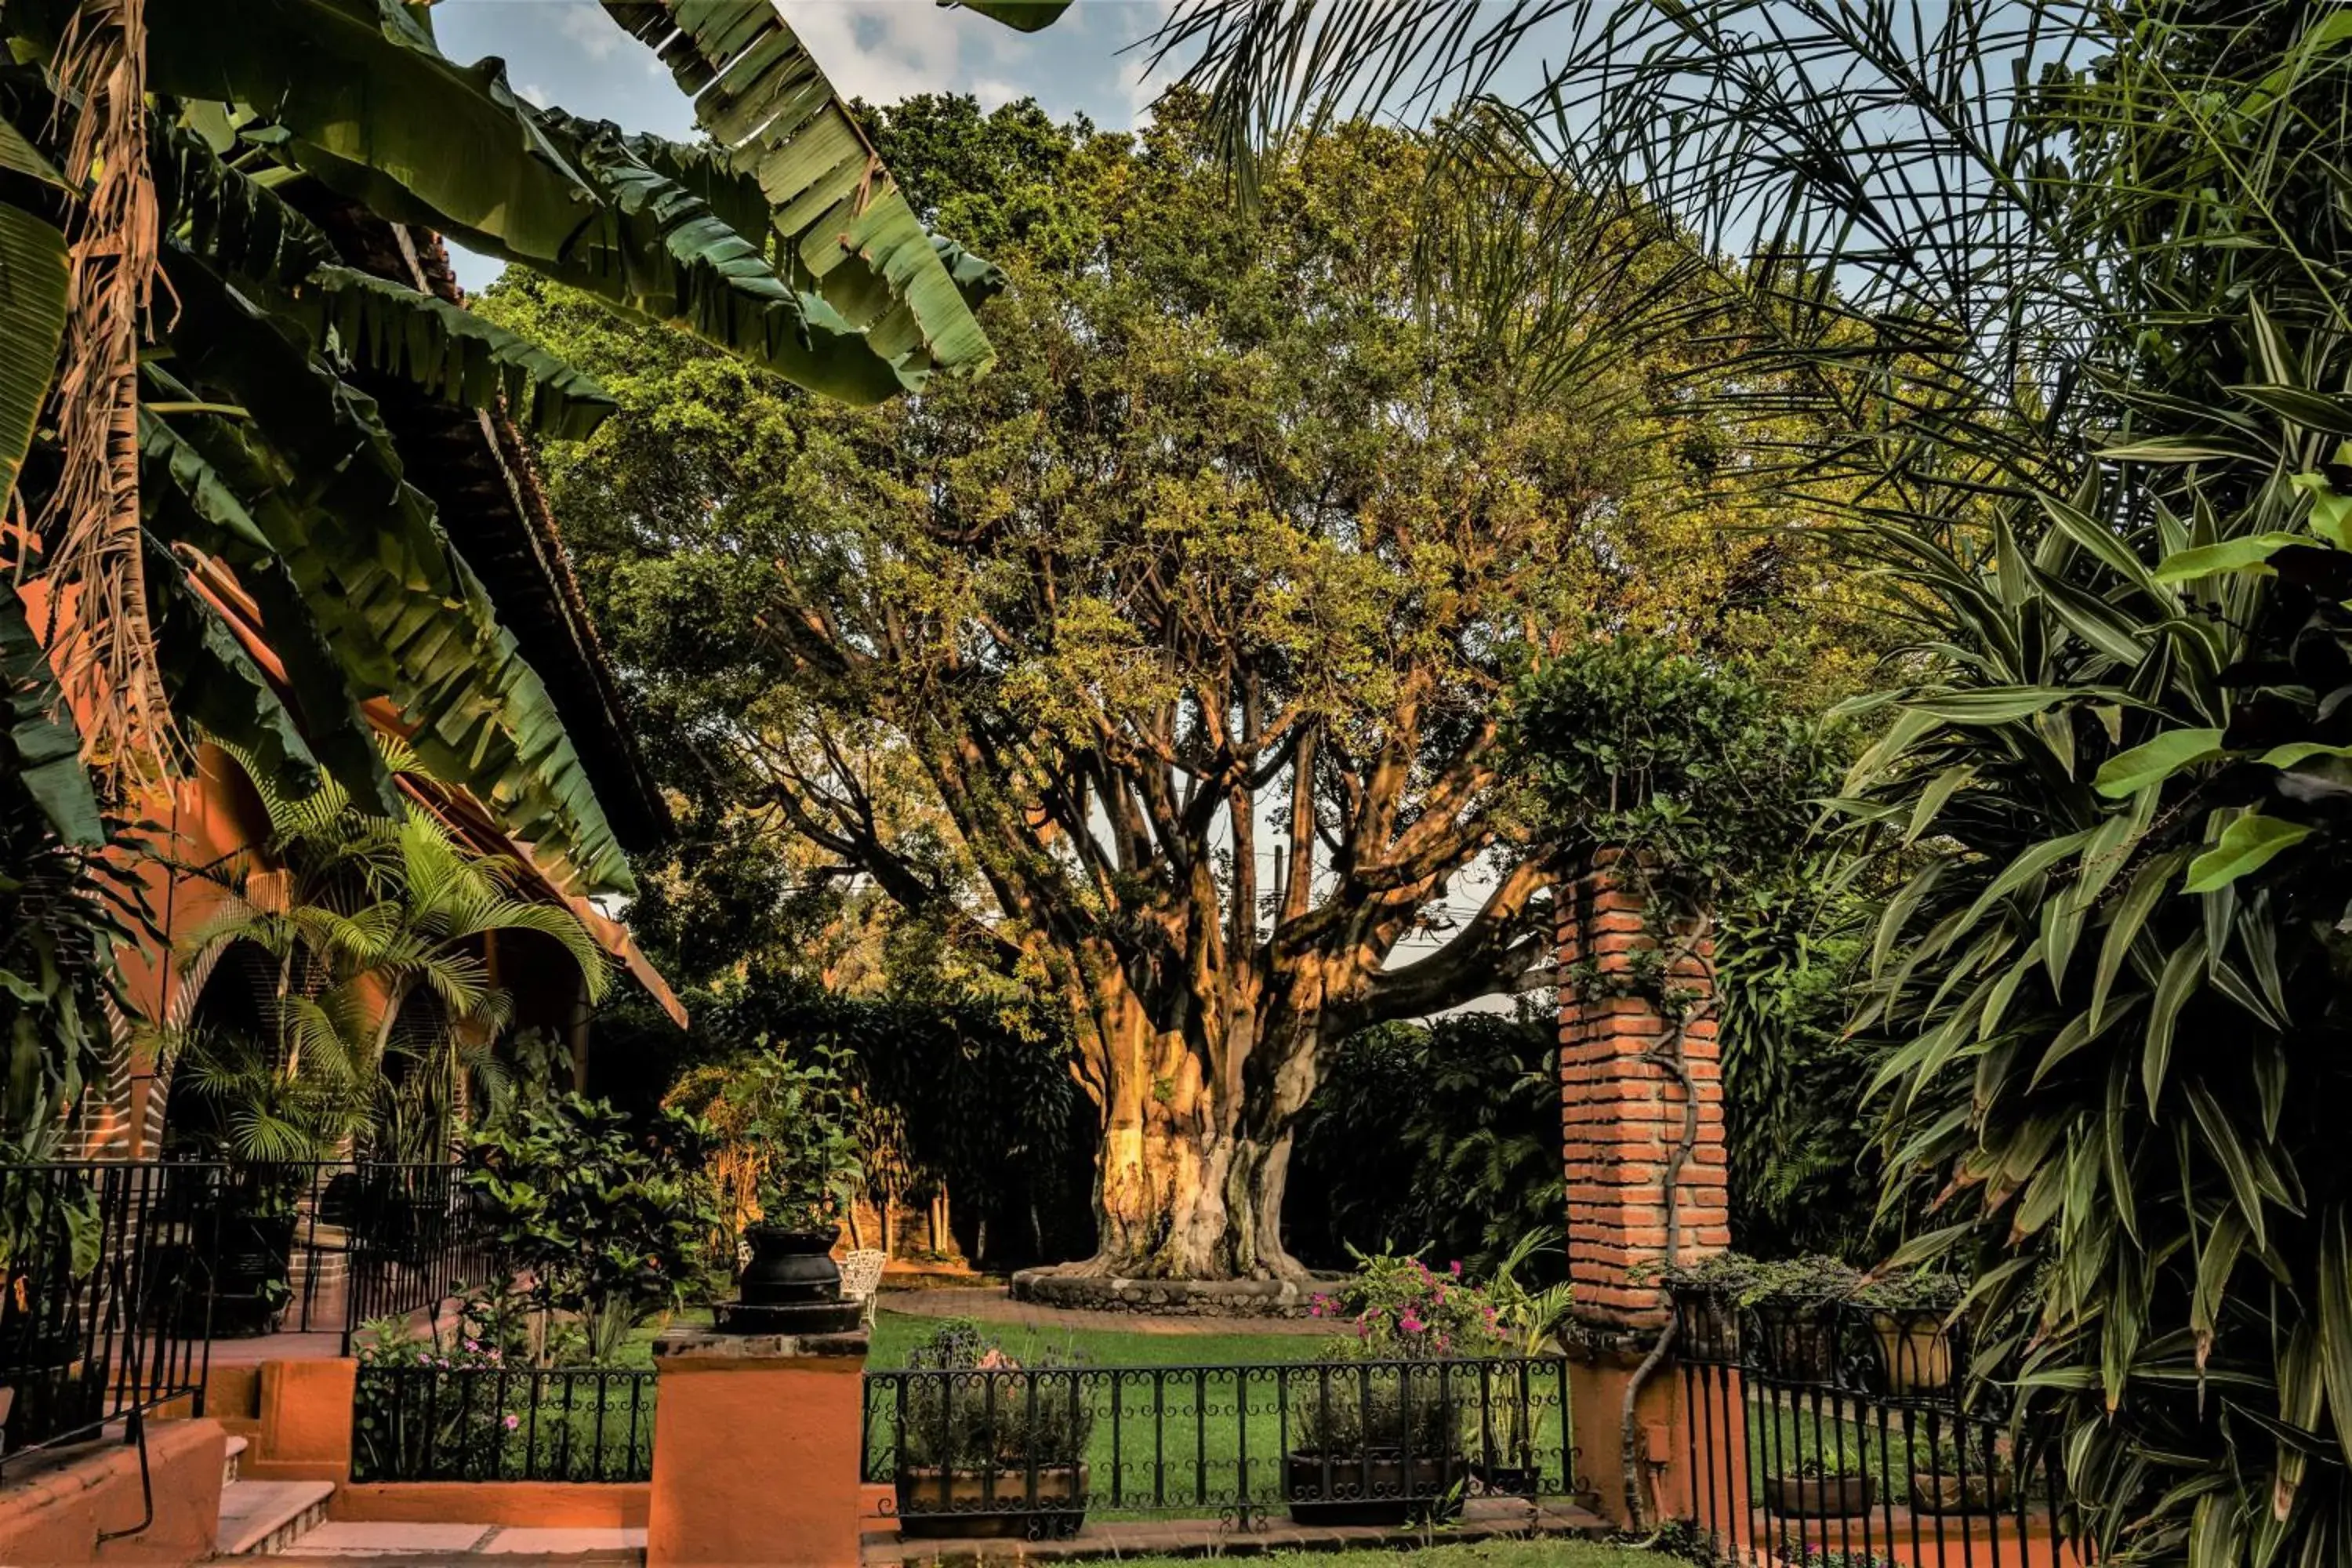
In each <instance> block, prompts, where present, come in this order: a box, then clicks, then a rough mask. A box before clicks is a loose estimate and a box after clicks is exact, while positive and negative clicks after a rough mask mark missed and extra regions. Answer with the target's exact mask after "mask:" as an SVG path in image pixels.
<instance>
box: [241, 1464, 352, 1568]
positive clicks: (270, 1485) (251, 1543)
mask: <svg viewBox="0 0 2352 1568" xmlns="http://www.w3.org/2000/svg"><path fill="white" fill-rule="evenodd" d="M334 1490H335V1483H334V1482H332V1481H239V1482H237V1483H236V1485H235V1486H233V1487H230V1488H227V1489H226V1490H224V1491H223V1492H222V1493H221V1510H220V1529H219V1531H217V1532H216V1533H215V1535H214V1537H213V1540H214V1542H215V1550H216V1551H218V1552H219V1553H220V1555H222V1556H223V1557H268V1556H275V1555H276V1554H278V1553H279V1552H284V1551H285V1550H287V1549H288V1548H289V1547H290V1546H292V1545H293V1544H294V1543H295V1542H297V1541H299V1540H300V1539H301V1538H302V1537H303V1536H304V1535H305V1534H307V1533H308V1532H310V1531H312V1530H315V1529H317V1528H318V1527H319V1526H320V1525H321V1524H324V1523H325V1522H326V1521H327V1500H328V1499H329V1498H330V1497H331V1496H333V1495H334Z"/></svg>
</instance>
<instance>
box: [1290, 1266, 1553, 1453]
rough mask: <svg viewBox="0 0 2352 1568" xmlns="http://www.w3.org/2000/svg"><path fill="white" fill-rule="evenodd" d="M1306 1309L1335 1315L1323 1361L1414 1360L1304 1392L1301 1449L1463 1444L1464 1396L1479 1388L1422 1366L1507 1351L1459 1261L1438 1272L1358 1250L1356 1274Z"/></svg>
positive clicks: (1495, 1316)
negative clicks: (1461, 1357)
mask: <svg viewBox="0 0 2352 1568" xmlns="http://www.w3.org/2000/svg"><path fill="white" fill-rule="evenodd" d="M1307 1311H1308V1312H1309V1313H1310V1314H1311V1315H1312V1316H1315V1317H1318V1318H1325V1319H1329V1320H1331V1321H1332V1325H1333V1327H1334V1328H1335V1329H1336V1330H1337V1331H1338V1332H1337V1333H1336V1335H1335V1337H1334V1338H1332V1339H1331V1340H1330V1341H1328V1342H1327V1343H1326V1344H1325V1346H1324V1351H1323V1354H1324V1359H1326V1360H1328V1361H1392V1362H1402V1363H1408V1364H1405V1365H1402V1366H1398V1367H1394V1368H1382V1369H1379V1370H1377V1371H1375V1372H1373V1373H1370V1375H1369V1377H1363V1378H1360V1377H1356V1376H1352V1375H1347V1376H1337V1377H1327V1378H1323V1379H1319V1380H1318V1383H1317V1384H1316V1385H1315V1386H1314V1387H1313V1388H1311V1389H1306V1390H1303V1391H1302V1393H1303V1394H1304V1397H1303V1398H1302V1399H1300V1400H1299V1401H1298V1404H1297V1409H1298V1438H1297V1451H1298V1452H1300V1453H1302V1454H1326V1453H1328V1454H1354V1453H1358V1452H1360V1451H1362V1450H1364V1449H1376V1450H1385V1449H1391V1448H1393V1449H1399V1450H1410V1451H1412V1452H1413V1453H1417V1454H1423V1455H1429V1454H1435V1453H1438V1452H1440V1451H1442V1450H1443V1449H1445V1448H1448V1447H1455V1446H1457V1445H1458V1442H1459V1439H1460V1434H1461V1430H1462V1427H1463V1425H1464V1422H1465V1417H1466V1416H1467V1415H1468V1414H1469V1412H1468V1411H1467V1409H1465V1406H1464V1404H1463V1401H1464V1399H1465V1396H1466V1394H1467V1391H1468V1390H1470V1389H1471V1388H1472V1387H1474V1386H1475V1385H1474V1384H1472V1383H1470V1382H1469V1381H1466V1380H1463V1379H1454V1380H1450V1381H1449V1380H1448V1379H1446V1378H1444V1377H1442V1376H1440V1375H1439V1370H1438V1369H1437V1368H1434V1367H1421V1366H1419V1365H1418V1363H1424V1362H1433V1361H1440V1360H1444V1359H1446V1358H1448V1357H1455V1356H1489V1355H1500V1354H1502V1353H1503V1352H1505V1351H1507V1350H1508V1349H1509V1348H1510V1337H1509V1335H1508V1334H1507V1332H1506V1331H1505V1330H1504V1327H1503V1323H1502V1319H1501V1314H1500V1312H1499V1311H1498V1310H1497V1309H1496V1305H1495V1302H1494V1300H1492V1299H1491V1298H1490V1297H1489V1295H1488V1294H1487V1292H1486V1290H1484V1289H1480V1288H1479V1287H1477V1286H1475V1285H1473V1284H1471V1283H1470V1282H1469V1281H1468V1280H1467V1279H1464V1278H1463V1274H1462V1265H1461V1264H1459V1263H1454V1264H1450V1265H1448V1266H1447V1267H1446V1268H1444V1269H1435V1268H1430V1267H1429V1265H1427V1264H1425V1263H1423V1261H1422V1260H1421V1259H1420V1258H1402V1257H1399V1256H1398V1255H1397V1254H1396V1253H1395V1252H1394V1251H1392V1250H1383V1251H1381V1252H1380V1253H1377V1254H1366V1253H1358V1254H1356V1272H1355V1273H1354V1274H1352V1275H1350V1276H1349V1278H1348V1279H1347V1280H1346V1281H1345V1282H1344V1283H1343V1284H1341V1285H1340V1286H1339V1288H1337V1289H1334V1290H1332V1291H1331V1292H1330V1293H1329V1294H1328V1295H1323V1296H1318V1297H1317V1298H1316V1299H1315V1300H1314V1301H1313V1302H1311V1303H1310V1304H1309V1305H1308V1307H1307Z"/></svg>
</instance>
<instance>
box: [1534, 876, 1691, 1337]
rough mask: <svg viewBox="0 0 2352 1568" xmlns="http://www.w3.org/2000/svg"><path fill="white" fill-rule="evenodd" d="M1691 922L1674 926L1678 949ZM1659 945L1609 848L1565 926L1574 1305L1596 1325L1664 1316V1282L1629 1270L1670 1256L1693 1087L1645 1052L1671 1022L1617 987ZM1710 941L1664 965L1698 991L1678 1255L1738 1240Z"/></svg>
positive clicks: (1564, 1133) (1652, 1321) (1566, 904)
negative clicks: (1644, 1280) (1693, 1114)
mask: <svg viewBox="0 0 2352 1568" xmlns="http://www.w3.org/2000/svg"><path fill="white" fill-rule="evenodd" d="M1692 934H1693V933H1691V932H1690V931H1688V930H1687V929H1682V930H1676V931H1672V932H1670V933H1669V935H1668V938H1667V942H1666V945H1667V948H1668V950H1669V952H1670V953H1671V952H1673V951H1674V950H1675V947H1676V945H1677V944H1679V943H1681V942H1684V941H1685V940H1687V939H1688V938H1689V937H1690V936H1691V935H1692ZM1657 945H1658V942H1657V938H1656V937H1655V936H1654V935H1653V934H1652V933H1651V932H1650V931H1648V930H1646V929H1645V924H1644V920H1643V906H1642V900H1641V897H1640V895H1639V894H1638V893H1636V892H1634V891H1633V890H1631V889H1628V888H1626V887H1625V886H1623V885H1622V881H1621V880H1620V879H1619V877H1618V876H1617V875H1616V872H1615V858H1614V857H1613V856H1611V855H1607V854H1605V853H1604V855H1603V857H1601V863H1600V865H1599V868H1597V869H1595V870H1594V871H1592V872H1591V873H1590V874H1589V875H1587V876H1585V877H1583V878H1582V879H1580V880H1579V881H1578V882H1577V883H1576V885H1575V886H1574V888H1573V889H1570V895H1569V897H1568V898H1567V899H1566V900H1563V909H1562V919H1561V921H1560V930H1559V961H1560V971H1561V976H1562V978H1561V983H1560V988H1559V1078H1560V1131H1561V1142H1562V1144H1563V1150H1564V1152H1565V1155H1566V1158H1567V1162H1568V1172H1567V1174H1568V1258H1569V1277H1570V1279H1572V1280H1573V1281H1574V1282H1575V1286H1576V1311H1577V1315H1578V1316H1579V1317H1580V1318H1581V1319H1582V1320H1583V1321H1585V1322H1587V1323H1588V1324H1591V1325H1592V1326H1594V1327H1596V1328H1607V1329H1621V1330H1626V1329H1644V1328H1652V1327H1655V1326H1656V1325H1658V1324H1660V1323H1663V1322H1664V1321H1665V1312H1664V1307H1663V1305H1662V1304H1661V1303H1660V1300H1659V1296H1658V1290H1657V1288H1656V1287H1655V1286H1654V1285H1636V1284H1633V1283H1632V1282H1631V1281H1630V1280H1629V1279H1628V1278H1627V1275H1628V1271H1629V1270H1631V1269H1633V1268H1635V1267H1636V1266H1638V1265H1643V1264H1657V1263H1661V1262H1664V1260H1665V1257H1666V1247H1667V1241H1668V1234H1667V1233H1668V1230H1669V1217H1670V1216H1669V1214H1668V1205H1667V1199H1666V1185H1665V1184H1666V1175H1667V1172H1668V1170H1669V1169H1670V1168H1671V1167H1672V1164H1673V1162H1674V1156H1675V1150H1676V1149H1677V1148H1679V1147H1680V1146H1681V1143H1682V1141H1683V1137H1684V1134H1685V1130H1686V1128H1687V1126H1688V1125H1689V1124H1688V1121H1687V1116H1688V1103H1687V1102H1688V1096H1687V1095H1686V1094H1685V1091H1684V1089H1683V1087H1682V1085H1681V1084H1680V1083H1679V1082H1678V1081H1677V1080H1676V1079H1675V1074H1674V1072H1673V1071H1672V1069H1671V1068H1669V1067H1667V1066H1665V1065H1662V1064H1661V1063H1659V1062H1656V1061H1651V1060H1645V1059H1643V1058H1644V1057H1645V1056H1649V1055H1653V1054H1655V1053H1656V1052H1657V1050H1658V1047H1659V1042H1660V1041H1661V1040H1663V1039H1667V1038H1669V1037H1670V1036H1671V1033H1672V1026H1671V1025H1670V1024H1669V1023H1668V1021H1667V1019H1666V1018H1665V1017H1664V1016H1661V1014H1660V1011H1659V1008H1658V1005H1657V1003H1656V1001H1655V1000H1654V998H1653V997H1652V996H1649V995H1644V994H1630V995H1629V994H1622V986H1623V984H1625V982H1624V981H1623V980H1620V979H1618V977H1630V976H1631V975H1633V973H1636V972H1637V970H1639V969H1640V968H1641V967H1642V965H1643V956H1642V955H1643V953H1645V952H1651V951H1652V950H1654V949H1655V948H1656V946H1657ZM1710 951H1711V950H1710V948H1709V947H1708V945H1707V943H1706V938H1705V937H1704V935H1700V936H1698V938H1697V941H1696V945H1695V946H1694V948H1693V950H1692V952H1691V954H1690V955H1689V956H1686V957H1683V958H1681V959H1679V960H1678V961H1676V962H1675V963H1674V964H1673V966H1672V968H1671V969H1670V970H1669V972H1668V973H1667V976H1666V984H1667V986H1668V987H1670V988H1671V989H1673V990H1675V991H1681V992H1686V993H1690V994H1693V995H1694V996H1695V997H1696V1001H1695V1002H1694V1004H1693V1007H1694V1010H1695V1012H1696V1015H1697V1016H1694V1017H1692V1018H1691V1019H1690V1021H1689V1022H1688V1023H1687V1024H1686V1025H1685V1026H1684V1027H1683V1035H1682V1066H1683V1070H1684V1071H1685V1073H1687V1074H1688V1075H1689V1078H1690V1079H1691V1083H1692V1087H1693V1089H1696V1094H1697V1098H1698V1116H1697V1139H1696V1142H1695V1143H1694V1144H1693V1145H1692V1147H1691V1150H1690V1152H1689V1154H1688V1155H1687V1156H1686V1157H1685V1160H1684V1162H1683V1165H1682V1169H1681V1172H1680V1173H1679V1175H1678V1176H1677V1178H1676V1180H1675V1197H1674V1205H1673V1214H1672V1216H1671V1225H1672V1228H1673V1230H1674V1232H1675V1254H1676V1261H1678V1262H1683V1263H1689V1262H1692V1261H1694V1260H1695V1259H1697V1258H1704V1257H1706V1256H1707V1255H1708V1254H1710V1253H1715V1252H1720V1251H1722V1250H1724V1249H1725V1248H1726V1247H1729V1246H1730V1245H1731V1229H1730V1211H1729V1198H1728V1194H1727V1192H1726V1190H1725V1185H1724V1178H1725V1169H1726V1166H1725V1152H1724V1142H1723V1065H1722V1057H1721V1053H1720V1051H1719V1050H1718V1048H1717V1043H1716V1034H1715V1017H1714V1014H1713V1011H1712V1008H1711V1006H1710V1005H1709V1004H1710V1003H1711V1001H1712V986H1711V984H1710V982H1709V979H1708V975H1707V970H1706V963H1705V962H1704V960H1705V958H1706V955H1707V954H1708V953H1709V952H1710ZM1588 960H1589V961H1590V962H1589V970H1588V969H1587V968H1586V967H1585V966H1586V965H1587V961H1588ZM1653 962H1654V960H1653ZM1587 973H1589V974H1590V978H1586V979H1583V980H1580V979H1579V978H1578V977H1579V976H1580V974H1587ZM1636 989H1637V990H1638V989H1654V986H1652V987H1637V988H1636Z"/></svg>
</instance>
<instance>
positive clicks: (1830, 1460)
mask: <svg viewBox="0 0 2352 1568" xmlns="http://www.w3.org/2000/svg"><path fill="white" fill-rule="evenodd" d="M1849 1465H1851V1467H1852V1468H1849ZM1877 1501H1878V1487H1877V1483H1876V1482H1875V1481H1874V1479H1872V1478H1871V1476H1870V1473H1869V1472H1868V1471H1867V1470H1864V1468H1862V1464H1861V1459H1860V1457H1859V1456H1855V1457H1853V1458H1852V1459H1849V1458H1848V1456H1847V1455H1846V1453H1845V1452H1844V1449H1843V1446H1841V1447H1839V1448H1838V1450H1837V1451H1836V1452H1834V1453H1832V1454H1830V1455H1827V1456H1823V1455H1820V1454H1811V1455H1807V1456H1806V1457H1805V1458H1803V1459H1801V1460H1799V1461H1798V1464H1797V1473H1796V1474H1795V1475H1792V1476H1771V1477H1768V1478H1766V1479H1765V1482H1764V1505H1765V1506H1766V1507H1767V1508H1769V1509H1770V1510H1772V1511H1773V1512H1774V1513H1777V1514H1780V1515H1781V1516H1783V1517H1784V1518H1792V1519H1851V1518H1853V1516H1855V1515H1856V1514H1864V1513H1868V1512H1869V1511H1870V1510H1871V1509H1872V1508H1873V1507H1874V1506H1875V1505H1876V1503H1877Z"/></svg>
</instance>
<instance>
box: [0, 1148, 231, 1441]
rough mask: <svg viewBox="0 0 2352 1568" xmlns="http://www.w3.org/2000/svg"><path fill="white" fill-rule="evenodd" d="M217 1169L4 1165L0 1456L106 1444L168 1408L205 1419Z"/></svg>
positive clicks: (0, 1173)
mask: <svg viewBox="0 0 2352 1568" xmlns="http://www.w3.org/2000/svg"><path fill="white" fill-rule="evenodd" d="M225 1176H226V1173H225V1172H224V1171H223V1170H222V1168H221V1167H219V1166H217V1165H198V1164H153V1163H148V1164H133V1163H104V1162H65V1163H42V1164H13V1165H5V1166H0V1277H4V1278H5V1283H0V1390H5V1410H0V1449H5V1452H6V1453H10V1454H14V1453H17V1452H21V1451H23V1450H25V1449H27V1448H38V1447H50V1446H53V1445H56V1444H59V1443H67V1442H73V1441H76V1440H78V1439H83V1438H89V1437H93V1436H99V1435H100V1433H102V1432H104V1431H105V1430H106V1429H107V1428H108V1427H109V1426H111V1425H113V1424H115V1423H118V1422H127V1421H129V1420H131V1419H132V1418H134V1417H136V1416H138V1415H142V1414H143V1413H144V1412H146V1411H148V1410H152V1409H153V1408H154V1407H155V1406H157V1405H163V1404H164V1403H166V1402H167V1401H170V1400H174V1399H180V1398H187V1399H189V1400H190V1401H191V1402H192V1404H193V1405H194V1408H195V1410H196V1413H197V1414H199V1415H201V1414H202V1413H203V1407H204V1386H205V1372H206V1371H207V1369H208V1368H209V1366H210V1345H209V1342H208V1341H207V1338H206V1335H205V1320H204V1308H205V1290H204V1280H205V1270H206V1269H207V1268H208V1267H209V1259H210V1258H212V1256H213V1255H214V1253H215V1250H216V1248H217V1245H218V1235H217V1229H216V1226H217V1220H218V1216H219V1213H220V1194H221V1192H222V1185H223V1182H224V1180H225Z"/></svg>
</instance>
